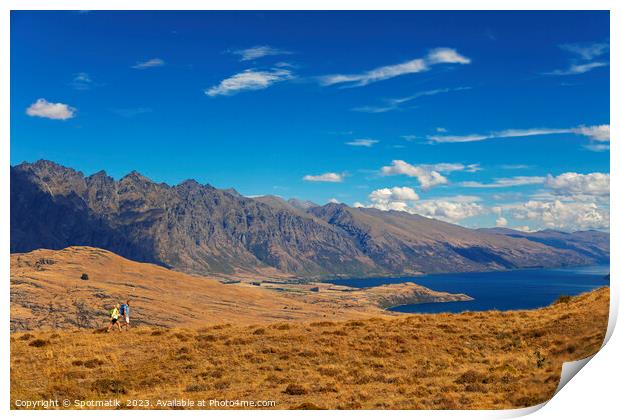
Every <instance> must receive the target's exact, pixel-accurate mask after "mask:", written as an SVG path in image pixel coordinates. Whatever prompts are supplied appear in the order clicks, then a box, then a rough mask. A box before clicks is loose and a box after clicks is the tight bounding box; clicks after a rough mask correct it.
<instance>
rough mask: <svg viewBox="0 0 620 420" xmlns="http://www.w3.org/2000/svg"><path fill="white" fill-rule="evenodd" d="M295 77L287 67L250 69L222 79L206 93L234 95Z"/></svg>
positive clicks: (264, 87) (210, 94)
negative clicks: (260, 69) (261, 69)
mask: <svg viewBox="0 0 620 420" xmlns="http://www.w3.org/2000/svg"><path fill="white" fill-rule="evenodd" d="M293 78H294V76H293V74H292V73H291V72H290V71H289V70H286V69H272V70H270V71H258V70H251V69H248V70H245V71H243V72H241V73H237V74H235V75H233V76H231V77H229V78H227V79H224V80H222V81H221V82H220V83H219V84H217V85H216V86H213V87H211V88H209V89H207V90H205V94H206V95H207V96H218V95H224V96H228V95H234V94H236V93H239V92H243V91H247V90H261V89H266V88H268V87H269V86H271V85H273V84H274V83H278V82H282V81H284V80H290V79H293Z"/></svg>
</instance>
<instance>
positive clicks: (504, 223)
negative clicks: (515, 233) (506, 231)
mask: <svg viewBox="0 0 620 420" xmlns="http://www.w3.org/2000/svg"><path fill="white" fill-rule="evenodd" d="M495 226H497V227H506V226H508V220H506V218H505V217H498V218H497V219H496V220H495Z"/></svg>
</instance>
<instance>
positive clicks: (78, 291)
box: [11, 246, 469, 331]
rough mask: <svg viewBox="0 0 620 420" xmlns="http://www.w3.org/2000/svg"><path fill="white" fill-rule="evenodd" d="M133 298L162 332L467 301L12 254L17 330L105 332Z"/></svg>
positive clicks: (102, 258) (118, 260)
mask: <svg viewBox="0 0 620 420" xmlns="http://www.w3.org/2000/svg"><path fill="white" fill-rule="evenodd" d="M83 274H86V275H87V278H82V276H83ZM257 283H260V282H257ZM313 288H316V289H319V291H318V292H313V291H312V290H311V289H313ZM127 298H131V299H132V318H133V321H134V322H136V323H137V324H141V325H150V326H162V327H172V326H181V325H182V326H191V325H200V326H204V325H205V324H206V323H211V324H215V323H222V322H233V323H235V324H248V323H255V322H268V321H271V322H277V321H295V320H306V321H307V320H316V319H323V318H329V319H340V320H344V319H352V318H359V317H368V316H372V315H377V314H381V313H383V311H382V309H381V308H382V307H385V306H386V305H389V303H390V302H391V303H392V304H399V303H408V302H409V303H415V302H424V301H450V300H464V299H469V297H468V296H465V295H461V294H451V293H442V292H435V291H433V290H430V289H427V288H425V287H422V286H419V285H417V284H413V283H407V284H400V285H390V286H382V287H376V288H369V289H353V288H343V287H338V286H334V285H327V284H320V287H319V286H317V285H314V284H290V285H285V284H282V283H271V284H267V283H265V284H261V286H255V285H252V284H251V283H249V282H245V281H242V282H238V283H235V284H224V283H222V282H220V281H218V280H216V279H214V278H209V277H202V276H193V275H188V274H184V273H180V272H177V271H172V270H168V269H166V268H164V267H160V266H158V265H154V264H145V263H139V262H135V261H131V260H128V259H125V258H123V257H120V256H118V255H116V254H114V253H112V252H109V251H106V250H103V249H98V248H92V247H83V246H80V247H78V246H75V247H69V248H66V249H63V250H58V251H54V250H48V249H39V250H36V251H32V252H29V253H24V254H12V255H11V330H12V331H23V330H31V329H40V328H65V327H81V328H92V327H101V326H103V325H104V324H105V323H107V321H108V316H107V313H108V310H109V309H111V308H112V307H113V305H114V304H116V303H118V302H119V301H125V300H127ZM393 316H396V315H395V314H394V315H393Z"/></svg>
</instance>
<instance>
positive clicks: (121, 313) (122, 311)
mask: <svg viewBox="0 0 620 420" xmlns="http://www.w3.org/2000/svg"><path fill="white" fill-rule="evenodd" d="M126 310H127V304H126V303H123V304H122V305H121V309H120V311H119V314H120V315H121V316H125V315H126Z"/></svg>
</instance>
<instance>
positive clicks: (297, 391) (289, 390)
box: [284, 384, 308, 395]
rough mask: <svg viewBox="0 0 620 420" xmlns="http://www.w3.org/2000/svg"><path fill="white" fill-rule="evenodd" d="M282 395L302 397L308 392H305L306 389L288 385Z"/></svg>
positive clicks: (300, 386)
mask: <svg viewBox="0 0 620 420" xmlns="http://www.w3.org/2000/svg"><path fill="white" fill-rule="evenodd" d="M284 393H285V394H288V395H304V394H307V393H308V391H306V388H304V387H303V386H302V385H296V384H289V385H288V386H287V387H286V389H285V390H284Z"/></svg>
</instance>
